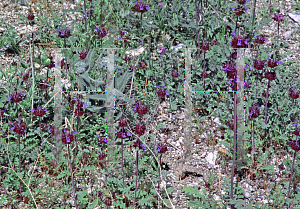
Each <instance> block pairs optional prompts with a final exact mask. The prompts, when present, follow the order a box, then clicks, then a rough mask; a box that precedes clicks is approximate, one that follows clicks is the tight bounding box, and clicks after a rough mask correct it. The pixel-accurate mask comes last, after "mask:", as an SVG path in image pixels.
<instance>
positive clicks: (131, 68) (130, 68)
mask: <svg viewBox="0 0 300 209" xmlns="http://www.w3.org/2000/svg"><path fill="white" fill-rule="evenodd" d="M127 69H129V72H131V73H132V72H133V70H134V69H136V70H137V68H136V67H134V68H133V67H132V66H130V67H129V68H127Z"/></svg>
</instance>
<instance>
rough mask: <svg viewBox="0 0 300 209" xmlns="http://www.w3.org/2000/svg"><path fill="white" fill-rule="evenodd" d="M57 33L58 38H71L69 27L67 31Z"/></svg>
mask: <svg viewBox="0 0 300 209" xmlns="http://www.w3.org/2000/svg"><path fill="white" fill-rule="evenodd" d="M55 32H56V33H58V37H61V38H68V37H70V36H71V31H70V30H69V29H68V27H67V28H66V29H63V30H57V31H55Z"/></svg>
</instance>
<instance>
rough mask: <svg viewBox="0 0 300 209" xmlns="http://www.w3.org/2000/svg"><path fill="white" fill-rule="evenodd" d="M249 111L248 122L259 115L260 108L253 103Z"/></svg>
mask: <svg viewBox="0 0 300 209" xmlns="http://www.w3.org/2000/svg"><path fill="white" fill-rule="evenodd" d="M249 109H250V113H249V120H251V119H254V118H257V117H258V116H259V115H260V112H259V109H261V107H259V106H258V104H257V103H254V105H253V106H252V107H250V108H249Z"/></svg>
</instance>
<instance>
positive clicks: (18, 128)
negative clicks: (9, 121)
mask: <svg viewBox="0 0 300 209" xmlns="http://www.w3.org/2000/svg"><path fill="white" fill-rule="evenodd" d="M13 125H14V126H13V127H12V128H11V130H13V131H14V132H16V133H17V134H20V135H22V134H24V131H26V129H25V128H26V127H25V124H24V123H21V119H20V118H19V122H14V123H13Z"/></svg>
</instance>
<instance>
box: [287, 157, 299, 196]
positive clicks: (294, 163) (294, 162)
mask: <svg viewBox="0 0 300 209" xmlns="http://www.w3.org/2000/svg"><path fill="white" fill-rule="evenodd" d="M296 154H297V152H296V151H295V152H294V159H293V165H292V171H291V174H290V183H289V189H288V193H287V197H289V195H290V186H291V181H292V176H293V170H294V164H295V158H296Z"/></svg>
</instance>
